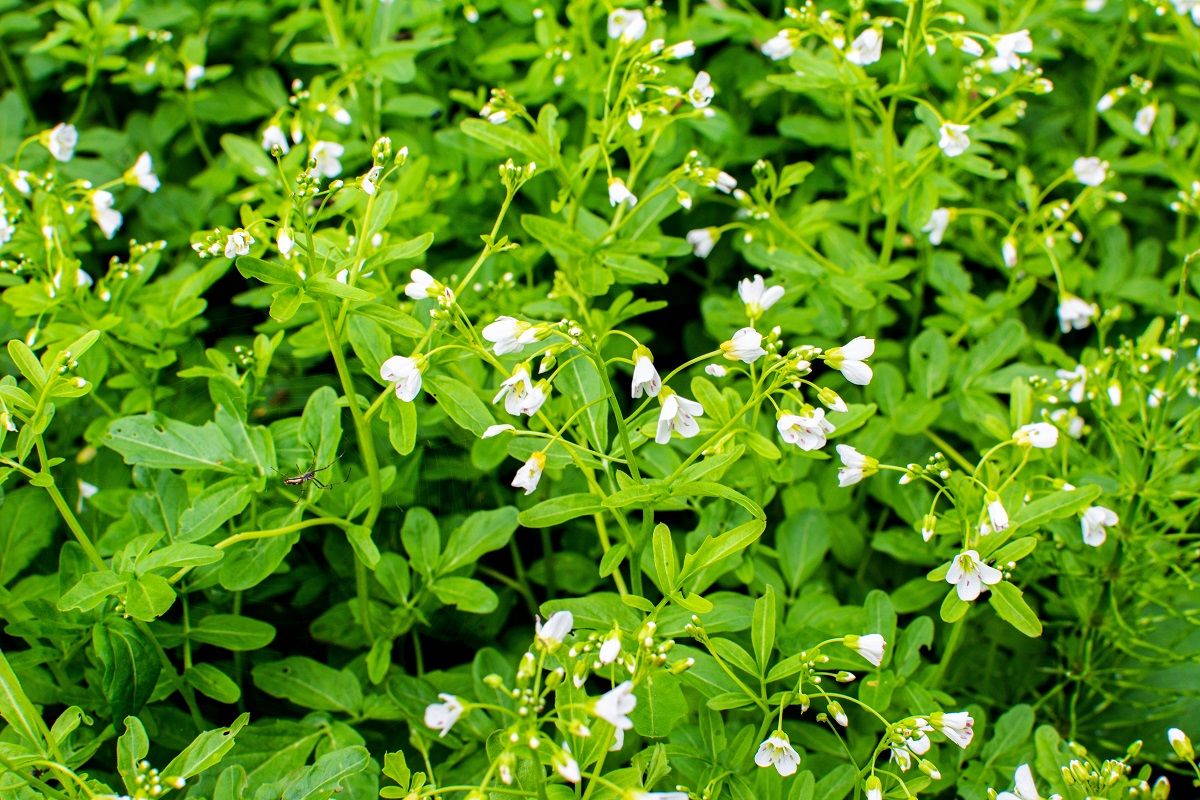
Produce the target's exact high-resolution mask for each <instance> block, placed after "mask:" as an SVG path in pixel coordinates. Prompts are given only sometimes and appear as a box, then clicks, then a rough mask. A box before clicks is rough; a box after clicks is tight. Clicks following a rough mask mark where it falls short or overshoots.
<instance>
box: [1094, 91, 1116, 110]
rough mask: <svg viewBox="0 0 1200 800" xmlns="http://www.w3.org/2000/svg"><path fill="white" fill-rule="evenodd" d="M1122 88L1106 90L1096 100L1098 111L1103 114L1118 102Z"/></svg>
mask: <svg viewBox="0 0 1200 800" xmlns="http://www.w3.org/2000/svg"><path fill="white" fill-rule="evenodd" d="M1121 91H1122V90H1121V89H1113V90H1112V91H1110V92H1105V93H1104V94H1102V95H1101V96H1100V99H1099V100H1097V101H1096V111H1097V112H1099V113H1101V114H1103V113H1104V112H1105V111H1108V110H1109V109H1111V108H1112V107H1113V106H1115V105H1116V104H1117V98H1118V97H1119V96H1120V92H1121Z"/></svg>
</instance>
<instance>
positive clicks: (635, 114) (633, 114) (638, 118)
mask: <svg viewBox="0 0 1200 800" xmlns="http://www.w3.org/2000/svg"><path fill="white" fill-rule="evenodd" d="M625 119H626V121H627V122H629V127H631V128H633V129H634V130H635V131H640V130H641V129H642V112H641V111H639V110H638V109H636V108H635V109H633V110H632V111H630V112H629V115H628V116H626V117H625Z"/></svg>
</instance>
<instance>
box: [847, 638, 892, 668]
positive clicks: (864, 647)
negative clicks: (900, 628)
mask: <svg viewBox="0 0 1200 800" xmlns="http://www.w3.org/2000/svg"><path fill="white" fill-rule="evenodd" d="M842 644H844V645H846V647H849V648H850V649H851V650H853V651H855V652H856V653H858V654H859V655H860V656H862V657H863V658H865V659H866V660H867V661H870V662H871V663H872V664H874V665H875V666H877V667H878V666H879V665H880V664H882V663H883V651H884V648H886V647H887V642H886V641H885V640H884V638H883V636H882V635H880V634H878V633H868V634H867V635H866V636H853V635H851V636H845V637H843V638H842Z"/></svg>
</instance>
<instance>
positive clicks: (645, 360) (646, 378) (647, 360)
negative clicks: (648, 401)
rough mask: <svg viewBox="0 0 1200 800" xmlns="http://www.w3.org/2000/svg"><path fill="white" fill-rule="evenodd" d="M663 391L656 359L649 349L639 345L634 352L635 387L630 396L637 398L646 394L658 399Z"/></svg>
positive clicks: (631, 389) (633, 386) (631, 388)
mask: <svg viewBox="0 0 1200 800" xmlns="http://www.w3.org/2000/svg"><path fill="white" fill-rule="evenodd" d="M661 390H662V379H661V378H659V376H658V370H656V369H655V368H654V357H653V356H652V355H651V354H650V350H649V348H646V347H642V346H641V345H639V346H638V347H637V349H635V350H634V351H633V385H632V386H631V387H630V394H631V395H632V396H633V397H635V398H637V397H641V396H642V393H643V392H645V393H646V394H647V395H649V396H650V397H657V396H658V393H659V392H660V391H661Z"/></svg>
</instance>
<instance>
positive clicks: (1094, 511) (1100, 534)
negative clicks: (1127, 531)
mask: <svg viewBox="0 0 1200 800" xmlns="http://www.w3.org/2000/svg"><path fill="white" fill-rule="evenodd" d="M1118 522H1120V520H1119V519H1118V518H1117V514H1116V512H1115V511H1113V510H1112V509H1111V508H1105V507H1104V506H1089V507H1088V509H1087V510H1086V511H1084V512H1083V514H1082V515H1081V516H1080V517H1079V527H1080V529H1081V530H1082V531H1083V543H1084V544H1087V545H1091V546H1092V547H1099V546H1100V545H1102V544H1104V540H1105V539H1107V538H1108V529H1109V528H1111V527H1112V526H1113V525H1116V524H1117V523H1118Z"/></svg>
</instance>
